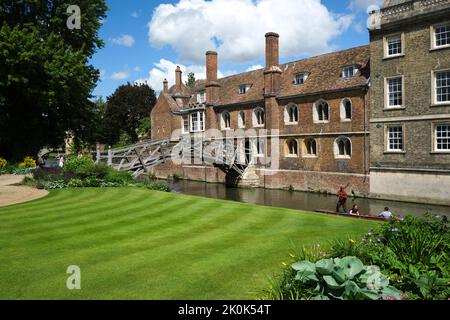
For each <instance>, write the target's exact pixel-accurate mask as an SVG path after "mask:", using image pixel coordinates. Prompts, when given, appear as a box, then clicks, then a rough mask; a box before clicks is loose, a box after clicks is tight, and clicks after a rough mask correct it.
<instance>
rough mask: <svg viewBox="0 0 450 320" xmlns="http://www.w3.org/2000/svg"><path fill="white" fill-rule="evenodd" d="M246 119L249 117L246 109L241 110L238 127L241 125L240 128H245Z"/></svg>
mask: <svg viewBox="0 0 450 320" xmlns="http://www.w3.org/2000/svg"><path fill="white" fill-rule="evenodd" d="M246 120H247V119H246V115H245V111H241V112H239V115H238V127H239V129H245V125H246Z"/></svg>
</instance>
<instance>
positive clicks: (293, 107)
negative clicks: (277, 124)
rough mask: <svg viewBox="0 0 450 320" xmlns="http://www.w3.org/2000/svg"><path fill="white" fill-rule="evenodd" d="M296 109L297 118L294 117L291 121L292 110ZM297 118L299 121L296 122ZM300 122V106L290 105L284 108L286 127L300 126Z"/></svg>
mask: <svg viewBox="0 0 450 320" xmlns="http://www.w3.org/2000/svg"><path fill="white" fill-rule="evenodd" d="M292 109H295V114H296V115H297V116H295V115H294V117H293V120H294V121H291V119H290V110H292ZM295 118H297V120H295ZM298 120H299V109H298V106H297V105H296V104H295V103H289V104H288V105H287V106H286V107H285V108H284V124H286V125H296V124H298Z"/></svg>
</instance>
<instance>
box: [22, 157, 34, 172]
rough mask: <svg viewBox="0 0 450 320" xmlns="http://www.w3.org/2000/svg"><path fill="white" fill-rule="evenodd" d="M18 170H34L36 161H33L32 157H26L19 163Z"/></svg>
mask: <svg viewBox="0 0 450 320" xmlns="http://www.w3.org/2000/svg"><path fill="white" fill-rule="evenodd" d="M18 167H19V169H26V168H35V167H36V160H34V159H33V158H32V157H30V156H27V157H25V158H24V159H23V161H22V162H21V163H19V166H18Z"/></svg>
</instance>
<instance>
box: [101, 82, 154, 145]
mask: <svg viewBox="0 0 450 320" xmlns="http://www.w3.org/2000/svg"><path fill="white" fill-rule="evenodd" d="M155 104H156V95H155V91H154V90H153V89H152V88H150V87H149V86H148V85H147V84H141V85H139V84H130V83H128V84H126V85H122V86H120V87H119V88H117V89H116V91H115V92H114V93H113V94H112V95H111V96H110V97H108V100H107V108H106V112H105V115H104V121H103V129H102V130H103V133H102V134H103V140H104V141H103V142H105V143H107V144H109V145H115V144H117V143H119V142H120V141H121V140H122V141H123V140H126V141H127V143H135V142H137V141H138V140H139V131H140V128H141V129H142V120H143V119H146V118H150V113H151V110H152V108H153V106H154V105H155ZM121 135H125V136H126V137H123V136H121Z"/></svg>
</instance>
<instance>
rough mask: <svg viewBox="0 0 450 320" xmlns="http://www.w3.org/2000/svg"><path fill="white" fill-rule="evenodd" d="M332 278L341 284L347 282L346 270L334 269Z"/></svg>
mask: <svg viewBox="0 0 450 320" xmlns="http://www.w3.org/2000/svg"><path fill="white" fill-rule="evenodd" d="M332 276H333V278H334V279H336V281H337V282H339V283H343V282H344V281H345V280H346V279H345V272H344V269H342V268H340V267H334V269H333V273H332Z"/></svg>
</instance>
